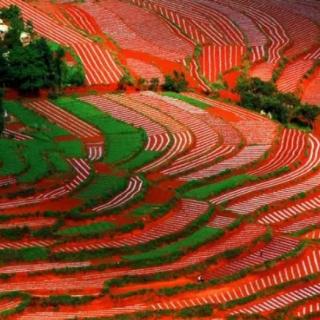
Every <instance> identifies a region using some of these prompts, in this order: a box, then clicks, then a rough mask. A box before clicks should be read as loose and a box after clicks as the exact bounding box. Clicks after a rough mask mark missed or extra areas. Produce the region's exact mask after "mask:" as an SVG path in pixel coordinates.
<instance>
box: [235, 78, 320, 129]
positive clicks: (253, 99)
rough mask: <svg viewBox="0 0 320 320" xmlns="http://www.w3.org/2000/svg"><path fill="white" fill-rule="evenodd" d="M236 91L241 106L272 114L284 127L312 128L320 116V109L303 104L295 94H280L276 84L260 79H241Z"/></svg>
mask: <svg viewBox="0 0 320 320" xmlns="http://www.w3.org/2000/svg"><path fill="white" fill-rule="evenodd" d="M236 91H237V92H238V93H239V94H240V97H241V100H240V103H239V105H240V106H243V107H246V108H248V109H252V110H255V111H258V112H261V111H262V110H263V111H264V112H266V113H271V114H272V118H273V119H275V120H278V121H279V122H281V123H282V124H284V125H290V124H291V125H292V124H293V125H298V126H300V127H309V128H312V123H313V122H314V120H315V119H316V117H317V116H318V115H319V114H320V108H318V107H316V106H313V105H309V104H304V103H302V102H301V101H300V99H299V98H298V97H296V96H295V95H294V94H291V93H282V92H279V91H278V90H277V88H276V86H275V84H274V83H272V82H265V81H262V80H260V79H259V78H247V77H244V76H242V77H240V78H239V79H238V84H237V88H236Z"/></svg>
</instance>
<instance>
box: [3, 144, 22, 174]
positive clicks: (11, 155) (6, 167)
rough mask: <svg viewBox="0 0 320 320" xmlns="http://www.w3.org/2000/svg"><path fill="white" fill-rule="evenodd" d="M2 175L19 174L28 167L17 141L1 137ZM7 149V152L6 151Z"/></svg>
mask: <svg viewBox="0 0 320 320" xmlns="http://www.w3.org/2000/svg"><path fill="white" fill-rule="evenodd" d="M0 150H3V151H2V152H0V175H1V176H7V175H19V174H20V173H21V172H23V171H24V170H25V168H26V164H25V162H24V161H23V159H22V156H21V150H20V149H19V143H18V142H17V141H13V140H9V139H0ZM4 151H5V152H4Z"/></svg>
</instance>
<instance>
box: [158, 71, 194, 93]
mask: <svg viewBox="0 0 320 320" xmlns="http://www.w3.org/2000/svg"><path fill="white" fill-rule="evenodd" d="M187 87H188V81H187V80H186V78H185V75H184V73H183V72H181V73H179V72H178V71H176V70H174V71H173V75H166V76H165V80H164V84H163V85H162V88H163V90H166V91H174V92H181V91H186V89H187Z"/></svg>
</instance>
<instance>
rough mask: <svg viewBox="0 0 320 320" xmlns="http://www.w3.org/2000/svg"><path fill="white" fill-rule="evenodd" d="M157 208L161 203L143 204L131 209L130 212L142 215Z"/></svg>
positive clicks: (136, 215)
mask: <svg viewBox="0 0 320 320" xmlns="http://www.w3.org/2000/svg"><path fill="white" fill-rule="evenodd" d="M159 208H161V205H154V204H144V205H142V206H141V207H139V208H137V209H135V210H133V211H132V213H131V214H132V215H133V216H135V217H143V216H146V215H150V214H152V213H153V212H155V211H156V210H158V209H159Z"/></svg>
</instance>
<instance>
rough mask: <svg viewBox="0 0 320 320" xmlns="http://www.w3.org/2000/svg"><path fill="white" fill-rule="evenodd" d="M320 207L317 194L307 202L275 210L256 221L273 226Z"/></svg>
mask: <svg viewBox="0 0 320 320" xmlns="http://www.w3.org/2000/svg"><path fill="white" fill-rule="evenodd" d="M319 205H320V197H319V195H318V194H316V195H314V196H312V197H310V198H309V199H307V200H302V201H300V202H299V203H298V204H295V205H291V206H287V207H286V208H283V209H280V210H275V211H273V212H270V213H267V214H265V215H264V216H262V217H261V218H260V219H259V220H258V221H259V223H263V224H274V223H278V222H281V221H283V220H286V219H289V218H291V217H294V216H297V215H299V214H303V213H304V212H308V211H314V210H315V209H317V208H318V207H319Z"/></svg>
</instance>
